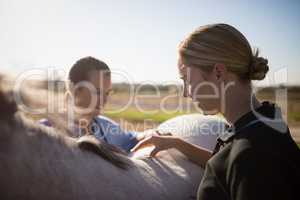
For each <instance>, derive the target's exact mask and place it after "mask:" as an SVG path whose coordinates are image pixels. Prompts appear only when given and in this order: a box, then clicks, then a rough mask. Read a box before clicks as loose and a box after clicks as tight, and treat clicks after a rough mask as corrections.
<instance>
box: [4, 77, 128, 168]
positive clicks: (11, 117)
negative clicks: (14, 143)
mask: <svg viewBox="0 0 300 200" xmlns="http://www.w3.org/2000/svg"><path fill="white" fill-rule="evenodd" d="M4 77H5V76H3V75H1V74H0V120H1V121H2V120H4V121H10V122H12V121H13V122H15V123H12V124H17V123H19V124H22V126H24V132H25V131H28V130H31V131H33V132H36V133H40V134H41V135H43V136H44V137H49V138H52V140H55V142H60V141H64V140H67V138H68V137H69V136H66V135H65V134H62V133H60V132H59V130H55V129H52V128H51V129H50V128H47V127H45V126H43V125H40V124H37V123H33V122H32V121H31V120H28V119H27V118H26V117H25V116H24V115H22V113H21V111H19V110H18V106H17V103H16V101H15V100H14V98H13V97H14V95H13V91H12V90H11V89H8V88H10V87H7V86H6V85H5V82H4V81H3V80H4ZM17 114H18V115H17ZM4 123H5V122H4ZM0 126H1V124H0ZM0 129H1V127H0ZM64 143H65V144H66V143H67V142H64ZM75 146H77V147H78V148H79V149H81V150H82V151H89V152H92V153H95V154H97V155H99V156H100V157H101V158H103V159H105V160H107V161H108V162H110V163H112V164H113V165H115V166H116V167H119V168H121V169H127V168H128V167H129V165H130V159H129V158H127V157H126V156H125V155H124V153H123V152H122V151H121V150H119V149H118V148H116V147H114V146H112V145H110V144H107V143H105V142H101V141H99V140H97V139H96V138H95V137H93V136H91V135H90V136H83V137H81V138H78V139H77V141H76V145H75ZM66 147H67V145H66Z"/></svg>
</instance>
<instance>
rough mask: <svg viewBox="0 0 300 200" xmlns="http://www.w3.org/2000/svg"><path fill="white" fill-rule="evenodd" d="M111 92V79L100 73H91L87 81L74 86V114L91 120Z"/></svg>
mask: <svg viewBox="0 0 300 200" xmlns="http://www.w3.org/2000/svg"><path fill="white" fill-rule="evenodd" d="M110 92H111V77H110V75H107V74H104V73H103V72H101V71H97V70H95V71H91V72H90V73H89V74H88V80H87V81H82V82H80V83H78V84H76V85H75V88H74V91H73V97H74V105H75V109H76V110H75V113H76V114H77V115H79V117H80V118H84V119H87V120H91V119H92V118H94V117H95V116H97V115H99V114H100V113H101V111H102V110H103V107H104V105H105V104H106V102H107V98H108V96H109V93H110Z"/></svg>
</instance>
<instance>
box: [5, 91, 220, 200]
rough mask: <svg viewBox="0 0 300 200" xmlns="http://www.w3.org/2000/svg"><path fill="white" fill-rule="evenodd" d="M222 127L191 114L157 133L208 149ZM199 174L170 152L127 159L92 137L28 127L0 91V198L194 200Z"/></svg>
mask: <svg viewBox="0 0 300 200" xmlns="http://www.w3.org/2000/svg"><path fill="white" fill-rule="evenodd" d="M224 126H225V122H224V121H223V120H222V119H220V118H218V117H208V116H204V115H200V114H194V115H188V116H181V117H177V118H175V119H172V120H169V121H167V122H165V123H163V124H162V125H160V126H159V127H158V130H160V131H161V132H172V133H173V134H177V135H181V136H182V137H183V138H184V139H186V140H188V141H190V142H193V143H195V144H198V145H200V146H203V147H206V148H208V149H212V147H213V146H214V145H215V139H216V137H217V135H219V134H221V133H222V131H223V129H224ZM141 151H143V150H141ZM137 153H139V152H137ZM140 154H141V153H140ZM202 173H203V169H201V168H200V167H199V166H197V165H195V164H193V163H192V162H190V161H189V160H187V159H186V158H185V157H184V156H183V155H182V154H180V153H179V152H177V151H175V150H168V151H164V152H161V153H160V154H158V156H157V157H156V158H148V157H144V156H143V155H140V156H134V157H133V158H129V157H127V156H124V155H122V154H121V153H119V152H117V151H115V150H114V149H113V148H110V146H109V145H106V144H104V143H101V142H98V141H96V140H94V139H92V138H82V139H80V140H76V139H73V138H70V137H68V136H66V135H64V134H60V133H58V131H56V130H54V129H53V128H47V127H42V126H39V125H36V124H33V123H32V122H30V121H28V119H26V118H25V117H24V116H22V114H21V113H19V111H17V109H16V105H15V102H13V101H12V100H11V98H10V97H9V95H7V94H6V93H4V92H1V89H0V199H43V200H44V199H58V200H59V199H73V200H77V199H78V200H79V199H105V200H123V199H133V200H135V199H146V200H148V199H149V200H152V199H157V200H167V199H173V200H177V199H178V200H182V199H194V198H195V196H196V191H197V188H198V185H199V183H200V180H201V177H202Z"/></svg>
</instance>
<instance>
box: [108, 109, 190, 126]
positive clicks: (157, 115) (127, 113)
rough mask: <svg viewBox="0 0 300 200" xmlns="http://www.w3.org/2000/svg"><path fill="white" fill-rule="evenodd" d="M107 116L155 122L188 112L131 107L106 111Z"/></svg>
mask: <svg viewBox="0 0 300 200" xmlns="http://www.w3.org/2000/svg"><path fill="white" fill-rule="evenodd" d="M104 114H105V116H107V117H110V118H115V119H116V118H118V119H119V118H122V119H125V120H128V121H133V122H144V121H145V120H151V121H153V122H157V123H162V122H164V121H166V120H168V119H170V118H173V117H176V116H178V115H183V114H187V113H186V112H179V111H176V112H170V113H167V112H162V111H155V112H150V111H149V112H142V111H139V110H137V109H134V108H129V109H127V110H124V111H122V112H118V113H104Z"/></svg>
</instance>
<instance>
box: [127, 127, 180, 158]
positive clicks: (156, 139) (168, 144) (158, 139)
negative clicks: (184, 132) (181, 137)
mask: <svg viewBox="0 0 300 200" xmlns="http://www.w3.org/2000/svg"><path fill="white" fill-rule="evenodd" d="M177 141H178V138H177V137H175V136H161V135H160V133H158V132H157V134H153V135H152V136H150V137H147V138H145V139H143V140H141V141H140V142H139V143H138V144H137V145H136V146H135V147H134V148H133V149H132V150H131V152H135V151H137V150H139V149H142V148H145V147H148V146H154V149H153V150H152V152H151V153H150V156H151V157H154V156H155V155H156V154H157V153H158V152H160V151H163V150H167V149H170V148H174V147H176V144H177Z"/></svg>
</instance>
